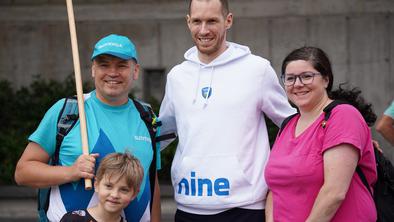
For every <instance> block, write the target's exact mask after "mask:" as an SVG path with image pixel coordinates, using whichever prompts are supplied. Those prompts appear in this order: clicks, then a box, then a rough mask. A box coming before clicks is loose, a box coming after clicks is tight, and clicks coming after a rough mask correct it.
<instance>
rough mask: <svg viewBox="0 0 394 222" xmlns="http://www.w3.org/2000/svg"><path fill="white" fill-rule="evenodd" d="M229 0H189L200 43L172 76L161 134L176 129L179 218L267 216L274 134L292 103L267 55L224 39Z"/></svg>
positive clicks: (190, 24)
mask: <svg viewBox="0 0 394 222" xmlns="http://www.w3.org/2000/svg"><path fill="white" fill-rule="evenodd" d="M232 23H233V15H232V13H230V12H229V9H228V3H227V1H226V0H191V1H190V4H189V14H188V15H187V24H188V27H189V29H190V33H191V36H192V39H193V41H194V43H195V47H192V48H191V49H189V50H188V51H187V52H186V53H185V59H186V60H185V61H184V62H182V63H181V64H179V65H177V66H175V67H174V68H173V69H172V70H171V71H170V73H169V74H168V76H167V85H166V92H165V96H164V99H163V102H162V105H161V108H160V119H161V120H162V121H163V128H162V132H163V134H167V133H169V132H177V134H178V137H179V144H178V147H177V150H176V153H175V157H174V160H173V163H172V169H171V176H172V183H173V186H174V193H175V200H176V202H177V206H178V209H177V212H176V215H175V221H176V222H189V221H193V222H198V221H203V222H211V221H215V222H218V221H219V222H220V221H226V222H229V221H230V222H233V221H240V222H241V221H242V222H244V221H248V222H253V221H259V222H261V221H264V205H265V198H266V194H267V185H266V183H265V181H264V168H265V164H266V161H267V159H268V155H269V141H268V135H267V127H266V123H265V120H264V114H265V115H267V116H268V117H269V118H270V119H271V120H273V122H274V123H275V124H277V125H280V124H281V122H282V121H283V119H284V118H285V117H287V116H289V115H290V114H292V113H294V112H295V110H294V109H292V108H291V106H290V105H289V103H288V100H287V98H286V96H285V93H284V91H283V89H282V87H281V86H280V84H279V81H278V78H277V76H276V74H275V71H274V70H273V68H272V67H271V65H270V63H269V61H267V60H266V59H264V58H261V57H259V56H255V55H253V54H251V52H250V50H249V48H248V47H246V46H242V45H238V44H235V43H231V42H227V41H226V33H227V30H228V29H229V28H230V27H231V25H232Z"/></svg>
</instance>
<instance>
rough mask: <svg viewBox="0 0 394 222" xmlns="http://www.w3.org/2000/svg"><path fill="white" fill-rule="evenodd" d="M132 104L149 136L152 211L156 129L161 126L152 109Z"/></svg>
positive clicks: (136, 101) (136, 102)
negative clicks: (150, 147) (150, 144)
mask: <svg viewBox="0 0 394 222" xmlns="http://www.w3.org/2000/svg"><path fill="white" fill-rule="evenodd" d="M133 102H134V105H135V107H136V108H137V110H138V112H139V113H140V116H141V119H142V120H143V121H144V123H145V125H146V128H148V131H149V135H150V138H151V141H152V151H153V158H152V163H151V165H150V167H149V182H150V188H151V201H150V209H151V211H152V204H153V196H154V191H155V182H156V160H157V157H156V155H157V149H156V142H157V137H156V133H157V129H158V127H160V126H161V122H160V121H158V119H157V117H156V114H155V113H154V112H153V110H152V107H151V106H150V105H149V104H147V103H144V102H140V101H138V100H135V99H133Z"/></svg>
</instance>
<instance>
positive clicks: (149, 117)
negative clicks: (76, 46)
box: [37, 96, 176, 222]
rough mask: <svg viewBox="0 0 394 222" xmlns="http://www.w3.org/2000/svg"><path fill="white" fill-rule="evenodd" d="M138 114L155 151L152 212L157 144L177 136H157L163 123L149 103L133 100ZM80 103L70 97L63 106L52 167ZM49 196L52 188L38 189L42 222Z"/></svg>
mask: <svg viewBox="0 0 394 222" xmlns="http://www.w3.org/2000/svg"><path fill="white" fill-rule="evenodd" d="M132 101H133V103H134V105H135V107H136V108H137V110H138V112H139V113H140V116H141V119H142V120H143V121H144V123H145V125H146V127H147V129H148V131H149V135H150V138H151V141H152V151H153V159H152V163H151V165H150V167H149V179H150V181H149V183H150V188H151V201H150V204H151V205H150V208H151V210H152V203H153V196H154V187H155V180H156V155H157V152H156V151H157V149H156V146H157V143H158V142H160V141H163V140H167V139H173V138H175V137H176V135H175V134H167V135H161V136H158V135H157V131H158V129H159V127H160V126H161V122H160V121H158V119H157V117H156V114H155V113H154V112H153V110H152V108H151V106H150V105H149V104H147V103H144V102H141V101H138V100H135V99H133V100H132ZM78 118H79V116H78V101H77V98H76V97H75V96H74V97H69V98H66V99H65V101H64V104H63V107H62V109H61V110H60V113H59V116H58V121H57V134H56V148H55V152H54V154H53V156H52V157H51V158H50V161H49V164H50V165H53V166H55V165H58V163H59V152H60V146H61V144H62V142H63V139H64V137H65V136H66V135H67V134H68V133H69V132H70V131H71V129H72V128H73V127H74V125H75V123H76V122H77V121H78ZM49 194H50V188H40V189H38V198H37V208H38V209H37V210H38V216H39V221H40V222H47V221H48V218H47V216H46V212H47V211H48V207H49Z"/></svg>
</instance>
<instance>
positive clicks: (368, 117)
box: [328, 83, 376, 126]
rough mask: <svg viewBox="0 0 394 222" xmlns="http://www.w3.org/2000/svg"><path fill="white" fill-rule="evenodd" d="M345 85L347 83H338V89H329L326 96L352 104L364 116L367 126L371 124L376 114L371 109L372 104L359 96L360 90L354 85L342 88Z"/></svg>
mask: <svg viewBox="0 0 394 222" xmlns="http://www.w3.org/2000/svg"><path fill="white" fill-rule="evenodd" d="M345 85H347V83H341V84H339V87H338V89H336V90H333V91H331V92H330V93H329V95H328V97H330V99H332V100H341V101H344V102H347V103H349V104H350V105H352V106H354V107H355V108H357V110H358V111H359V112H360V113H361V115H362V116H363V117H364V120H365V122H367V124H368V126H373V124H374V123H375V121H376V114H375V113H374V111H373V109H372V104H371V103H367V102H366V101H365V99H364V98H363V97H362V96H361V90H360V89H359V88H357V87H355V88H352V89H351V90H347V89H344V88H343V86H345Z"/></svg>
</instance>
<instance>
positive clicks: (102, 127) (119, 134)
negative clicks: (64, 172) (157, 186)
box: [29, 91, 160, 222]
mask: <svg viewBox="0 0 394 222" xmlns="http://www.w3.org/2000/svg"><path fill="white" fill-rule="evenodd" d="M64 101H65V99H61V100H59V101H58V102H57V103H55V104H54V105H53V106H52V107H51V108H50V109H49V110H48V111H47V113H46V114H45V116H44V118H43V119H42V121H41V123H40V125H39V126H38V128H37V129H36V131H35V132H34V133H33V134H32V135H31V136H30V137H29V140H30V141H32V142H35V143H38V144H39V145H40V146H41V147H42V148H44V150H45V151H46V152H47V153H48V154H49V155H50V156H52V155H53V154H54V152H55V147H56V133H57V131H56V130H57V121H58V116H59V112H60V110H61V109H62V107H63V104H64ZM85 113H86V124H87V133H88V143H89V153H99V154H100V156H99V158H97V160H96V169H97V167H98V164H99V163H100V161H101V159H102V158H103V157H104V156H105V155H107V154H109V153H113V152H125V151H129V152H130V153H131V154H133V155H134V156H136V157H137V158H138V159H139V160H140V162H141V165H142V166H143V169H144V178H143V181H142V184H141V188H140V192H139V194H138V196H137V198H136V199H135V200H133V201H132V202H131V203H130V205H129V206H128V207H127V208H126V209H125V211H124V214H125V217H126V219H127V221H129V222H133V221H149V220H150V209H149V202H150V198H151V196H150V184H149V166H150V164H151V161H152V157H153V151H152V146H151V139H150V135H149V132H148V129H147V127H146V125H145V123H144V122H143V120H142V119H141V117H140V114H139V112H138V110H137V108H136V107H135V106H134V103H133V102H132V101H131V100H130V99H129V101H128V102H127V103H126V104H124V105H121V106H109V105H107V104H104V103H102V102H101V101H100V100H98V99H97V97H96V92H95V91H92V92H91V93H89V94H87V95H86V96H85ZM81 144H82V143H81V136H80V124H79V121H77V123H76V124H75V126H74V127H73V128H72V130H71V131H70V132H69V133H68V134H67V136H66V137H65V138H64V140H63V142H62V145H61V148H60V154H59V164H60V165H62V166H71V165H72V164H73V163H74V162H75V160H76V159H77V158H78V157H79V156H80V155H81V154H82V145H81ZM159 153H160V152H159V148H157V154H159ZM157 166H158V168H160V155H157ZM93 194H94V191H93V190H90V191H86V190H85V189H84V182H83V180H80V181H76V182H73V183H69V184H63V185H60V186H55V187H52V189H51V195H50V205H49V209H48V212H47V216H48V218H49V219H50V220H51V221H59V220H60V218H61V217H62V216H63V215H64V214H65V213H66V212H70V211H74V210H78V209H86V208H87V207H90V206H94V205H96V204H97V201H98V200H97V196H96V195H93Z"/></svg>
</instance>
